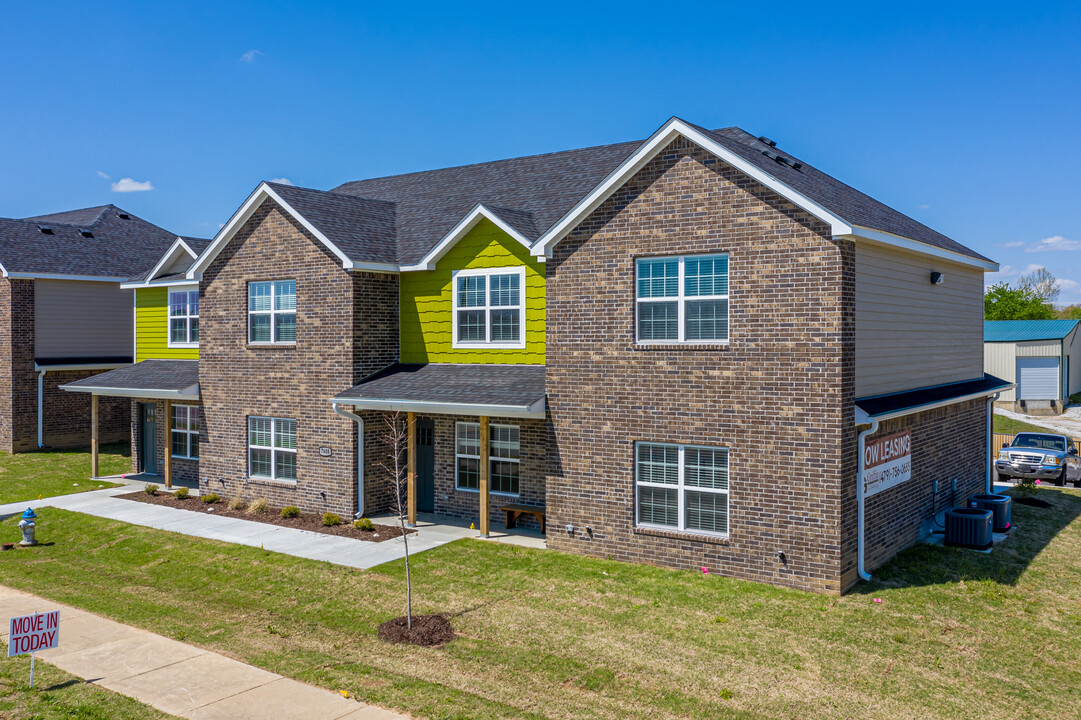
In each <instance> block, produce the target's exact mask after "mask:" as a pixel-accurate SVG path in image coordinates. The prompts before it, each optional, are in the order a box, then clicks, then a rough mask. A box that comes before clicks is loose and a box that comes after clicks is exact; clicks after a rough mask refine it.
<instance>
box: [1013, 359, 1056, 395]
mask: <svg viewBox="0 0 1081 720" xmlns="http://www.w3.org/2000/svg"><path fill="white" fill-rule="evenodd" d="M1058 378H1059V371H1058V358H1057V357H1023V358H1017V397H1018V399H1020V400H1058V399H1059V391H1058Z"/></svg>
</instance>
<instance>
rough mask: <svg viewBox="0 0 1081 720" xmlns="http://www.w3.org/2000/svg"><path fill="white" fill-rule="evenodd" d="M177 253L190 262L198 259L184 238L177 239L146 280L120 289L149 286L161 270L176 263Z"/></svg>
mask: <svg viewBox="0 0 1081 720" xmlns="http://www.w3.org/2000/svg"><path fill="white" fill-rule="evenodd" d="M179 252H185V253H187V254H188V255H189V256H190V257H191V259H192V260H194V259H195V258H196V257H198V255H197V254H196V252H195V251H194V250H192V249H191V246H190V245H188V244H187V243H186V242H184V238H182V237H177V239H176V240H174V241H173V244H172V245H170V246H169V249H168V250H166V251H165V253H164V254H163V255H162V256H161V258H160V259H159V260H158V262H157V264H156V265H155V266H154V267H153V268H151V269H150V272H149V273H147V275H146V280H142V281H140V282H137V283H124V284H123V285H121V286H120V287H121V288H122V289H124V290H129V289H133V288H136V287H141V286H145V285H150V284H151V283H152V282H153V280H154V278H156V277H157V276H158V273H160V272H161V271H162V268H166V267H168V266H169V265H171V264H172V263H174V262H175V261H176V258H177V257H178V255H179Z"/></svg>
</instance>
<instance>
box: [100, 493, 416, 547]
mask: <svg viewBox="0 0 1081 720" xmlns="http://www.w3.org/2000/svg"><path fill="white" fill-rule="evenodd" d="M117 497H119V498H122V499H124V500H134V501H135V502H144V503H149V504H151V505H164V506H166V507H171V508H177V509H179V510H191V511H193V512H201V513H207V514H208V515H219V516H221V517H227V518H237V519H239V520H249V521H251V522H258V523H264V524H266V525H278V526H280V527H289V528H294V529H296V530H309V531H311V532H317V533H323V534H324V535H338V536H341V537H348V538H353V539H354V540H366V541H368V542H383V541H384V540H392V539H394V538H396V537H401V536H402V529H401V528H400V527H398V526H397V525H376V526H375V530H372V531H370V532H369V531H367V530H358V529H357V528H355V527H353V520H352V518H349V517H343V518H342V524H341V525H332V526H330V527H327V526H326V525H324V524H323V516H322V515H317V514H315V513H301V514H300V515H299V516H297V517H295V518H283V517H282V516H281V508H276V507H270V508H267V511H266V512H263V513H251V514H249V513H248V512H246V511H244V510H230V509H229V508H228V507H227V506H226V504H225V502H218V503H205V502H203V501H202V500H201V499H199V498H198V497H197V496H195V495H191V496H190V497H186V498H176V497H174V496H173V494H172V493H168V492H159V493H158V494H157V495H147V494H146V493H145V492H142V491H139V492H133V493H128V494H127V495H117ZM408 532H410V533H414V532H416V530H409V531H408Z"/></svg>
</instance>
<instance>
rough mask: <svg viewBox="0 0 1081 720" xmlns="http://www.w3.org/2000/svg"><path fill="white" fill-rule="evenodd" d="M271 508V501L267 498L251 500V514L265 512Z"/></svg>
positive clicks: (249, 508)
mask: <svg viewBox="0 0 1081 720" xmlns="http://www.w3.org/2000/svg"><path fill="white" fill-rule="evenodd" d="M269 509H270V502H269V501H268V500H267V499H266V498H258V499H256V500H252V501H251V505H249V506H248V514H249V515H258V514H260V513H265V512H266V511H267V510H269Z"/></svg>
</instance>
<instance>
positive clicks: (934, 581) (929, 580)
mask: <svg viewBox="0 0 1081 720" xmlns="http://www.w3.org/2000/svg"><path fill="white" fill-rule="evenodd" d="M1008 494H1009V495H1011V496H1013V497H1014V500H1015V502H1014V503H1013V510H1012V520H1013V525H1014V529H1013V531H1012V532H1011V533H1010V537H1009V538H1007V539H1006V540H1005V541H1003V542H1001V543H999V544H998V545H996V546H995V547H994V549H993V550H992V551H991V552H990V553H979V552H974V551H972V550H965V549H963V548H955V547H944V546H941V545H926V544H922V543H921V544H918V545H916V546H914V547H911V548H909V549H908V550H905V551H903V552H901V553H899V554H898V555H897V556H896V557H895V558H893V559H892V560H890V561H889V562H888V563H886V564H885V565H883V566H882V567H880V568H878V569H877V570H874V571H872V573H871V574H872V575H873V576H874V579H873V580H872V581H871V582H861V583H859V584H858V585H856V587H854V588H852V590H851V592H852V593H855V594H865V593H870V592H873V591H875V590H877V589H880V588H881V587H882V586H883V585H886V586H889V587H906V586H918V585H938V584H942V583H955V582H958V581H961V580H964V581H977V580H979V581H986V580H990V581H992V582H997V583H1001V584H1003V585H1014V584H1016V583H1017V581H1018V579H1019V578H1020V577H1021V574H1022V573H1023V572H1024V571H1025V569H1026V568H1027V567H1028V566H1029V564H1030V563H1031V562H1032V560H1033V558H1035V557H1036V556H1037V555H1039V554H1040V552H1041V551H1043V549H1044V548H1046V547H1047V545H1048V544H1050V542H1051V541H1052V540H1054V539H1055V537H1056V536H1057V535H1058V534H1059V533H1060V532H1062V531H1063V530H1064V529H1065V528H1066V527H1068V526H1069V525H1070V523H1072V522H1074V520H1076V519H1077V518H1078V516H1081V496H1078V495H1076V494H1071V493H1069V492H1064V491H1062V490H1043V491H1041V492H1040V494H1039V499H1040V500H1045V501H1047V502H1049V503H1051V504H1052V507H1050V508H1034V507H1029V506H1026V505H1019V504H1018V503H1017V502H1016V499H1017V498H1016V496H1014V494H1013V493H1008Z"/></svg>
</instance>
